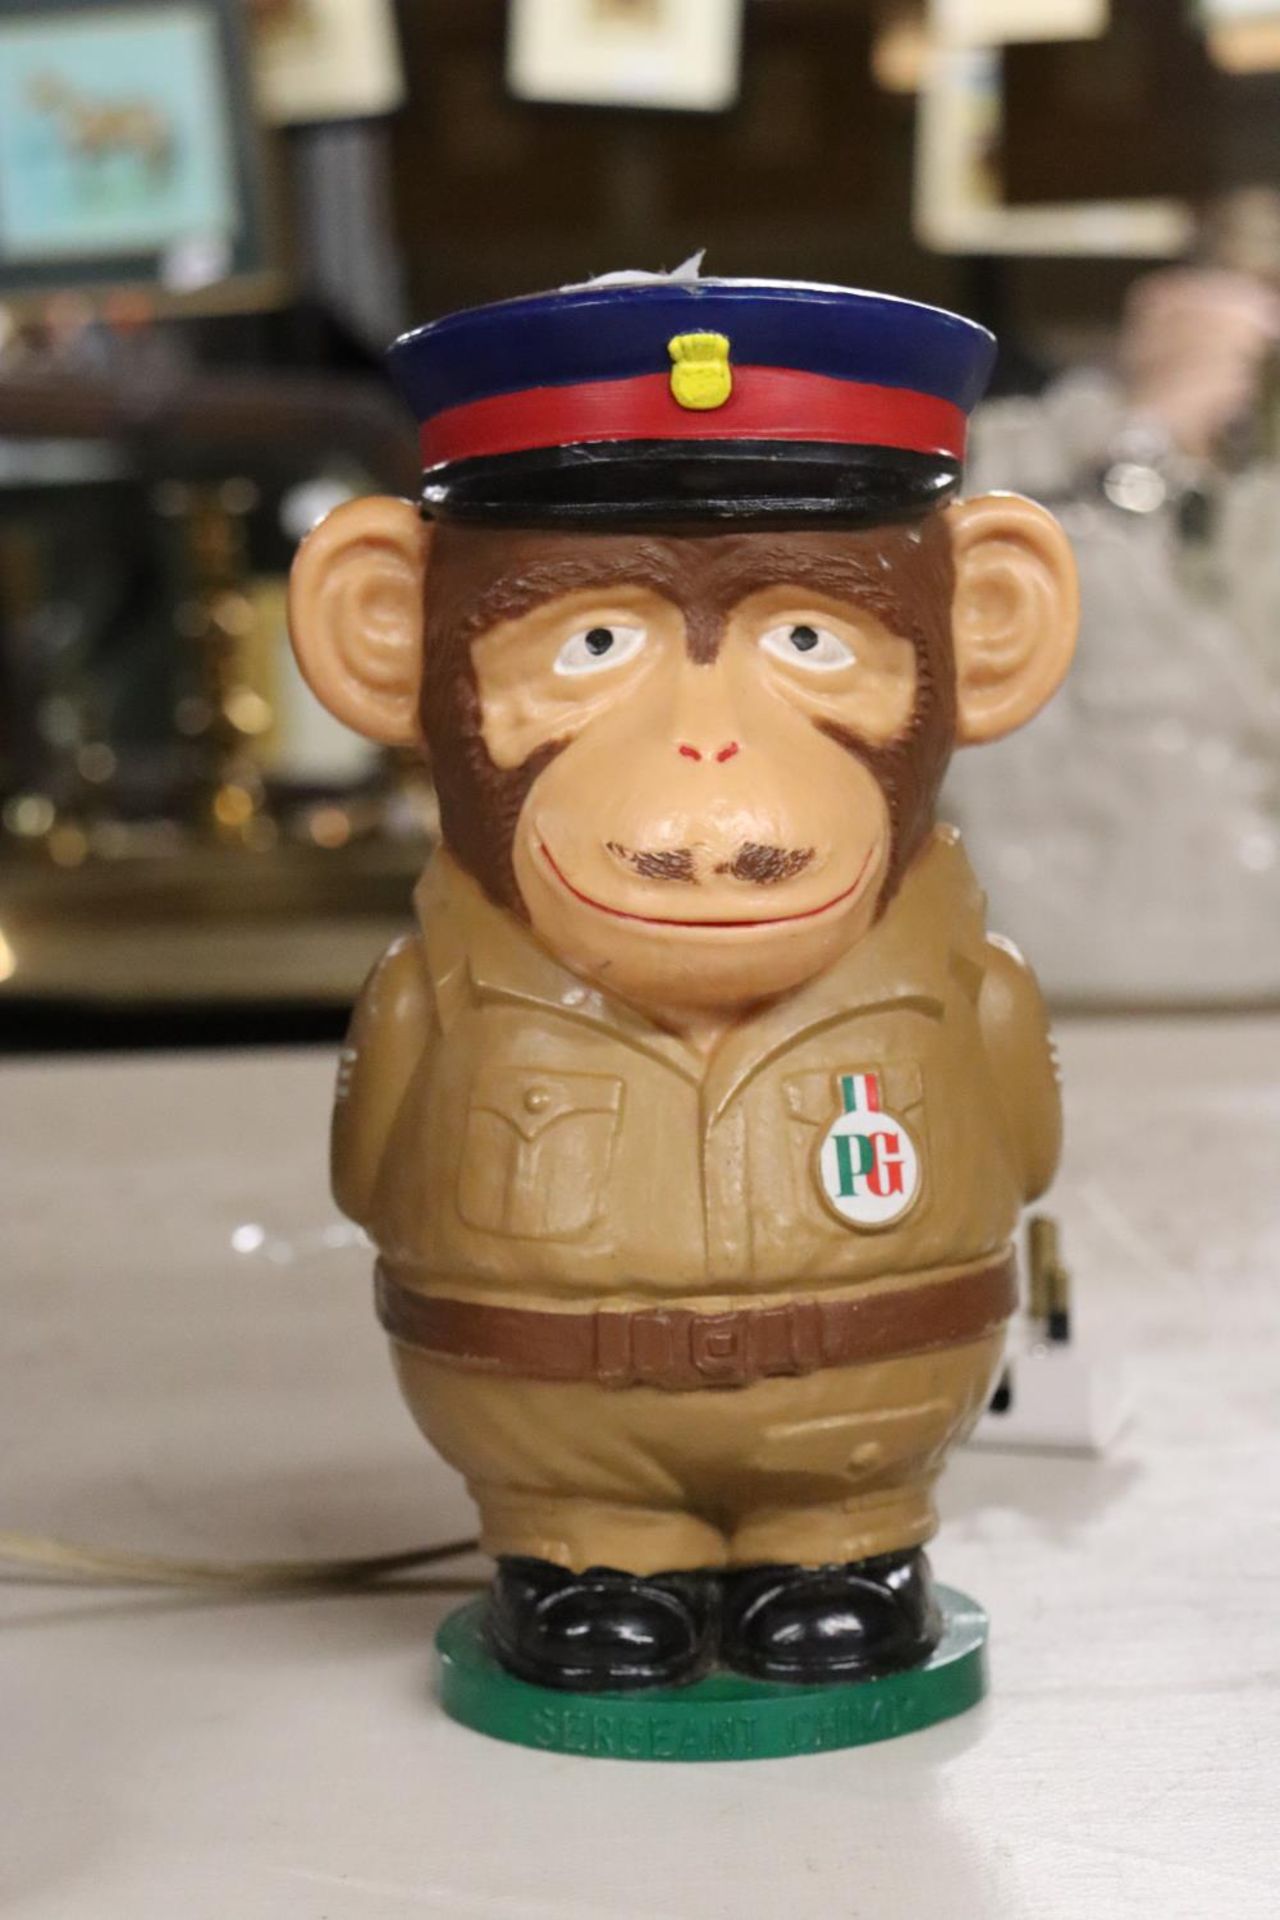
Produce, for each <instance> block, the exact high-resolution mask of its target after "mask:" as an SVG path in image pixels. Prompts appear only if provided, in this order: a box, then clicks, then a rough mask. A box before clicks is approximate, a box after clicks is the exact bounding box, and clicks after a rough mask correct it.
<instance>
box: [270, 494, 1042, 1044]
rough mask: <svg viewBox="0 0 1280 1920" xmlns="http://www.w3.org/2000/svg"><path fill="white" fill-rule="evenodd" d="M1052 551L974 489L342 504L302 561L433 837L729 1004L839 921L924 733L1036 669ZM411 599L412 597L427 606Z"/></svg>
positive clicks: (718, 1005)
mask: <svg viewBox="0 0 1280 1920" xmlns="http://www.w3.org/2000/svg"><path fill="white" fill-rule="evenodd" d="M1074 595H1075V587H1074V570H1073V567H1072V563H1071V558H1070V552H1069V549H1068V547H1067V545H1066V542H1065V540H1064V538H1063V536H1062V535H1061V533H1060V531H1059V529H1058V528H1057V527H1056V524H1055V523H1054V522H1053V521H1052V519H1051V518H1050V517H1049V516H1048V515H1047V514H1045V513H1044V512H1043V510H1042V509H1040V508H1038V507H1035V506H1033V505H1032V504H1031V503H1030V502H1027V501H1022V500H1018V499H1016V498H1015V497H1013V496H992V497H991V498H990V499H987V500H980V501H975V502H973V503H970V504H969V505H966V506H963V507H952V508H948V509H946V510H944V511H943V512H935V513H933V514H930V515H929V516H928V517H927V518H926V519H924V520H923V521H921V522H919V523H917V524H915V525H897V526H889V527H881V528H876V529H872V530H870V531H866V530H863V531H853V530H822V531H813V530H794V531H787V532H776V531H748V532H724V531H722V530H719V529H717V528H715V527H714V526H712V527H709V528H707V529H703V530H701V531H694V532H681V533H678V534H634V533H629V534H616V533H615V534H609V533H598V532H580V531H573V532H566V531H560V530H557V531H538V532H531V531H517V530H512V529H510V528H500V527H472V526H462V525H452V524H447V523H446V524H443V525H440V526H438V527H436V528H434V529H433V530H429V529H427V528H426V527H424V526H423V524H422V523H421V521H420V520H418V518H417V516H416V515H415V514H414V512H413V510H412V509H411V508H410V507H409V506H408V505H407V504H406V503H404V502H396V501H360V502H353V503H352V504H351V505H350V506H349V507H345V508H340V509H339V510H338V512H337V513H336V514H334V515H332V516H330V519H329V520H328V521H326V522H325V523H324V524H323V525H322V526H321V527H320V528H319V529H318V530H317V532H316V533H314V534H313V535H312V536H311V537H310V538H309V540H308V541H307V542H306V544H305V545H304V547H303V548H302V549H301V552H300V554H299V557H298V560H297V561H296V562H295V568H294V579H293V586H292V591H291V624H292V629H293V634H294V644H295V648H296V649H297V652H298V655H299V659H300V661H301V664H302V666H303V670H304V672H306V673H307V676H308V678H309V680H310V681H311V684H312V685H313V687H315V689H316V690H317V692H318V693H319V694H320V696H321V698H322V699H324V700H325V701H326V703H327V704H328V705H329V706H330V708H331V710H332V711H334V712H335V713H337V714H339V716H340V717H342V718H344V719H346V720H347V721H348V722H349V723H350V724H354V725H356V726H357V727H358V728H359V729H360V730H361V731H362V732H364V733H366V734H368V735H370V736H371V737H373V738H377V739H383V740H394V741H401V742H407V741H409V740H412V739H419V740H424V741H425V743H426V745H427V748H428V750H429V752H430V756H431V761H432V767H433V772H434V774H435V779H436V785H437V789H438V792H439V795H440V804H441V820H442V827H443V833H444V838H445V842H446V844H447V845H448V847H449V848H450V850H451V851H452V852H453V854H454V856H455V857H456V858H457V859H458V860H459V862H460V863H461V864H462V865H463V866H464V867H466V868H467V869H468V871H469V872H471V873H472V874H473V875H474V876H475V877H476V879H478V880H479V881H480V883H481V885H482V886H484V888H485V889H486V891H487V892H488V893H489V894H490V896H491V897H492V898H493V899H494V900H495V901H496V902H497V903H498V904H499V905H501V906H503V907H505V908H507V909H508V910H510V911H511V912H513V913H515V914H518V915H520V916H521V917H523V918H524V919H526V920H527V921H528V923H529V924H530V925H531V927H532V929H533V931H534V933H535V934H536V935H537V936H538V938H539V939H540V940H541V941H542V942H543V943H544V944H545V945H546V946H547V947H548V948H550V949H551V950H552V951H553V952H554V953H555V954H556V955H557V956H558V957H559V958H561V959H562V960H563V961H564V962H565V964H567V965H568V966H569V967H571V968H572V969H573V970H574V971H576V972H578V973H579V974H581V975H583V976H585V977H587V978H590V979H592V980H594V981H596V982H597V983H599V984H600V985H602V986H604V987H606V988H608V989H609V990H611V991H613V992H615V993H617V994H619V995H621V996H622V997H623V998H626V999H628V1000H631V1001H633V1002H635V1003H637V1004H640V1005H642V1006H644V1007H646V1008H648V1009H650V1010H652V1011H654V1012H655V1013H658V1014H663V1013H666V1014H669V1015H675V1016H677V1017H678V1016H679V1015H680V1014H681V1013H684V1012H688V1013H690V1014H692V1015H695V1016H702V1015H706V1014H709V1013H718V1014H723V1015H726V1016H729V1015H732V1014H733V1013H734V1012H735V1011H737V1010H740V1009H742V1008H744V1007H746V1006H748V1005H750V1004H752V1003H754V1002H756V1001H760V1000H764V999H767V998H770V997H774V996H777V995H779V994H782V993H785V992H787V991H789V990H791V989H793V988H794V987H796V986H798V985H799V984H801V983H802V982H803V981H805V980H807V979H810V978H812V977H813V976H814V975H816V974H818V973H820V972H822V971H823V970H825V969H826V968H828V967H829V966H831V965H832V964H833V963H834V961H835V960H836V959H837V958H838V957H839V956H840V955H841V954H842V953H843V952H845V951H847V950H848V948H849V947H850V946H851V945H852V944H853V943H854V942H856V941H857V940H858V939H860V938H861V937H862V936H863V934H864V933H865V932H866V931H867V929H868V928H869V927H870V926H871V924H872V923H873V921H874V919H875V917H876V915H877V913H878V912H879V911H882V910H883V908H884V907H885V905H886V904H887V902H888V900H889V899H890V898H891V895H892V891H893V889H894V887H895V886H896V884H897V882H898V879H899V878H900V877H901V874H902V872H903V871H904V869H905V867H906V866H907V865H908V864H909V862H910V860H911V859H912V858H913V857H914V855H915V853H916V852H917V851H918V850H919V847H920V845H921V844H922V841H923V839H924V836H925V834H926V833H927V830H928V827H929V824H930V821H931V819H932V813H933V804H934V800H935V797H936V794H937V790H938V786H939V784H940V781H941V778H942V774H943V771H944V769H945V765H946V761H947V758H948V756H949V754H950V751H951V749H952V747H953V746H954V745H955V744H956V743H957V741H959V742H962V743H963V742H977V741H981V740H986V739H993V738H997V737H999V735H1000V734H1002V733H1004V732H1007V731H1009V730H1010V728H1011V727H1013V726H1016V725H1018V724H1020V722H1021V721H1022V720H1025V719H1027V718H1029V717H1030V715H1031V714H1032V713H1034V712H1035V711H1036V710H1037V709H1038V707H1039V706H1040V705H1042V704H1043V701H1044V700H1045V699H1047V698H1048V697H1049V695H1050V694H1051V693H1052V692H1053V690H1054V688H1055V687H1056V686H1057V684H1058V681H1059V680H1060V678H1061V675H1062V673H1063V672H1064V671H1065V669H1066V665H1067V663H1068V660H1069V658H1070V653H1071V646H1072V642H1073V639H1074V628H1075V598H1074ZM424 604H425V617H424Z"/></svg>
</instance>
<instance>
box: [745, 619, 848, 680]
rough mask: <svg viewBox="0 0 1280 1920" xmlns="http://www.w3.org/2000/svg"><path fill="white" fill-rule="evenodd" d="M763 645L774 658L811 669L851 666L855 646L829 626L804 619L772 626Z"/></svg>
mask: <svg viewBox="0 0 1280 1920" xmlns="http://www.w3.org/2000/svg"><path fill="white" fill-rule="evenodd" d="M760 645H761V646H762V647H763V648H764V650H765V652H766V653H771V654H772V655H773V657H774V659H775V660H785V661H786V663H787V665H788V666H791V667H805V668H807V669H808V670H809V671H810V672H812V673H832V672H834V671H835V669H836V668H837V667H847V666H850V665H851V664H852V662H853V659H854V657H855V656H854V652H853V648H852V647H850V646H848V645H847V644H846V642H845V641H843V640H842V639H841V638H840V636H839V634H836V633H832V631H831V629H830V628H829V627H814V626H810V625H809V623H808V622H807V621H805V620H800V621H789V622H788V623H787V625H786V626H784V627H770V629H769V631H768V633H762V634H761V635H760Z"/></svg>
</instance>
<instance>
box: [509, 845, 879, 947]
mask: <svg viewBox="0 0 1280 1920" xmlns="http://www.w3.org/2000/svg"><path fill="white" fill-rule="evenodd" d="M538 849H539V851H540V853H541V854H542V857H543V859H544V860H545V861H546V863H547V865H548V866H549V867H550V869H551V871H552V873H553V874H554V875H555V877H556V879H557V880H558V881H559V882H560V885H561V886H562V887H563V888H564V889H565V891H566V893H571V894H572V895H573V897H574V899H575V900H581V902H582V904H583V906H584V907H594V908H595V910H596V912H597V913H607V914H609V915H610V917H611V918H612V919H614V920H638V921H640V922H641V924H642V925H644V926H648V927H687V928H688V929H689V930H690V931H692V932H698V931H706V932H714V931H716V930H717V929H724V928H726V927H729V928H733V929H734V930H735V931H736V930H739V929H741V928H744V927H780V926H785V925H787V924H788V923H790V922H792V921H796V920H816V919H817V917H818V915H819V914H822V913H830V912H831V910H832V908H833V907H840V906H843V905H844V903H845V902H846V901H847V900H851V899H852V898H853V896H854V894H855V893H857V891H858V889H859V888H860V887H861V885H862V882H863V880H864V879H865V877H866V873H867V869H868V867H869V866H870V865H871V862H872V860H873V859H874V858H875V856H876V854H877V853H878V851H879V843H878V842H877V843H876V845H874V846H872V847H870V848H868V850H867V856H866V858H865V859H864V861H863V862H862V865H861V866H860V867H859V868H858V871H857V874H856V875H855V877H854V879H853V880H852V882H851V883H850V885H849V886H847V887H844V888H842V889H841V891H840V892H839V893H837V894H833V895H832V897H831V899H830V900H824V901H823V902H822V903H821V904H820V905H819V906H816V907H806V908H804V909H803V910H802V911H801V912H800V913H774V914H762V915H756V916H755V917H753V918H751V919H746V920H687V919H676V918H674V917H672V916H670V915H668V914H661V913H631V912H628V911H627V909H626V908H624V907H611V906H609V905H608V904H607V902H605V901H604V900H597V899H595V898H594V896H593V895H592V894H589V893H584V892H583V891H582V889H581V887H575V886H574V884H573V882H572V880H570V879H569V877H568V876H567V874H565V873H564V872H563V871H562V870H561V868H560V867H559V866H558V864H557V862H556V858H555V855H554V854H553V853H552V851H551V849H550V847H549V846H548V845H547V843H546V841H545V840H539V841H538Z"/></svg>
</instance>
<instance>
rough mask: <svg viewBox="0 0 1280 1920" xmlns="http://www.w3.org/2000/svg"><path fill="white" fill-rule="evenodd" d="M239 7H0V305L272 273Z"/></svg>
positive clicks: (23, 1)
mask: <svg viewBox="0 0 1280 1920" xmlns="http://www.w3.org/2000/svg"><path fill="white" fill-rule="evenodd" d="M240 14H241V6H240V0H0V298H3V299H5V300H13V299H14V298H15V297H21V296H23V295H25V296H28V297H30V298H35V299H38V298H40V297H42V296H47V295H48V294H51V293H54V292H56V291H59V290H61V289H65V288H68V287H79V288H87V287H91V286H93V285H110V286H122V285H124V286H136V285H144V286H147V287H149V288H151V289H152V290H153V291H154V292H155V293H157V294H158V295H160V296H163V297H170V298H185V299H187V300H196V301H203V302H204V303H205V304H213V305H216V304H234V303H244V304H256V303H257V299H258V298H265V297H268V296H269V291H270V288H271V286H272V285H273V284H274V281H275V276H274V274H273V273H272V272H271V267H270V262H269V260H268V257H267V252H268V247H267V231H266V216H265V206H264V194H263V184H262V179H261V173H260V168H259V164H258V160H257V154H256V150H255V131H254V126H253V122H252V119H251V115H250V109H249V107H248V87H247V82H246V78H245V66H244V48H243V44H242V39H241V19H240Z"/></svg>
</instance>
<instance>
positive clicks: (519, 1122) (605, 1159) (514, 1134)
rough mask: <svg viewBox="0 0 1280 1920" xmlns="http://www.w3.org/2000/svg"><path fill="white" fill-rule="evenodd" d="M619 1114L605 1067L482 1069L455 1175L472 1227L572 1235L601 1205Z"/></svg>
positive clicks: (618, 1096)
mask: <svg viewBox="0 0 1280 1920" xmlns="http://www.w3.org/2000/svg"><path fill="white" fill-rule="evenodd" d="M621 1113H622V1081H621V1080H620V1079H617V1078H616V1077H615V1076H614V1075H612V1074H603V1073H564V1072H560V1071H558V1070H557V1071H553V1072H552V1071H549V1072H543V1071H541V1070H540V1069H538V1068H536V1067H500V1066H494V1067H487V1068H485V1069H484V1070H482V1071H481V1072H480V1073H479V1074H477V1076H476V1078H475V1080H474V1081H473V1082H472V1086H471V1093H470V1096H469V1099H468V1103H467V1119H466V1136H465V1139H464V1142H463V1149H462V1164H461V1167H460V1169H459V1173H458V1212H459V1213H460V1215H461V1216H462V1218H463V1220H464V1221H465V1222H466V1224H467V1225H468V1226H469V1227H477V1228H479V1229H480V1230H481V1231H482V1232H484V1233H500V1234H504V1235H506V1236H507V1237H508V1238H510V1239H512V1240H570V1239H572V1238H573V1237H574V1236H575V1235H576V1234H580V1233H585V1232H586V1230H587V1229H588V1228H589V1227H591V1226H593V1225H594V1224H595V1222H596V1221H597V1220H598V1219H599V1218H600V1214H601V1212H602V1211H603V1208H604V1200H605V1192H606V1189H607V1186H608V1180H609V1170H610V1167H611V1165H612V1162H613V1151H614V1143H615V1139H616V1136H617V1131H618V1121H619V1118H620V1116H621Z"/></svg>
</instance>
